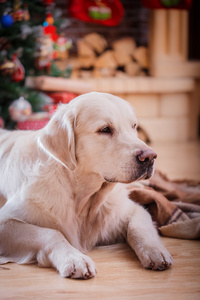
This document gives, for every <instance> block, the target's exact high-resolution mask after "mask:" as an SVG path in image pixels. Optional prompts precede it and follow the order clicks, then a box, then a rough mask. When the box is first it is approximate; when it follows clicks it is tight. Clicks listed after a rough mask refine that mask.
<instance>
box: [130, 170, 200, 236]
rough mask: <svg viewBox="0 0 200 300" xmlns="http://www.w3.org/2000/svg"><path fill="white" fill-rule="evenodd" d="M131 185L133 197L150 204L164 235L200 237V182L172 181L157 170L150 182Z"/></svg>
mask: <svg viewBox="0 0 200 300" xmlns="http://www.w3.org/2000/svg"><path fill="white" fill-rule="evenodd" d="M128 188H129V190H130V198H131V199H132V200H134V201H135V202H138V203H140V204H142V205H143V206H145V207H146V209H147V210H148V211H149V212H150V214H151V216H152V219H153V221H154V222H155V223H156V225H157V227H158V230H159V232H160V233H161V234H162V235H165V236H168V237H176V238H184V239H198V238H200V182H196V181H189V180H183V181H170V180H169V179H168V178H167V177H166V176H165V175H163V174H162V173H161V172H159V171H157V172H155V174H154V176H153V177H152V178H151V179H150V180H149V182H148V184H147V182H144V184H143V183H140V185H137V184H136V185H135V184H134V183H133V184H131V185H129V187H128Z"/></svg>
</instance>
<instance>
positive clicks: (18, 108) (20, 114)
mask: <svg viewBox="0 0 200 300" xmlns="http://www.w3.org/2000/svg"><path fill="white" fill-rule="evenodd" d="M8 109H9V114H10V118H11V120H13V121H16V122H24V121H25V120H27V119H28V117H29V116H30V115H31V114H32V107H31V104H30V103H29V102H28V101H27V100H25V99H24V97H20V98H19V99H17V100H15V101H13V102H12V103H11V105H10V106H9V108H8Z"/></svg>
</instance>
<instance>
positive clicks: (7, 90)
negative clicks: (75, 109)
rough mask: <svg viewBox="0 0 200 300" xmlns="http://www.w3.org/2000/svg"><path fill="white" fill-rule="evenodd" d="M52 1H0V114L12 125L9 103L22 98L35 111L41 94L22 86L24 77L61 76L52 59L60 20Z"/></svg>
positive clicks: (39, 105) (43, 100)
mask: <svg viewBox="0 0 200 300" xmlns="http://www.w3.org/2000/svg"><path fill="white" fill-rule="evenodd" d="M55 11H56V10H55V6H54V3H53V0H34V1H32V0H25V1H20V0H14V1H11V0H7V1H6V0H1V1H0V91H1V92H0V117H1V118H2V119H3V120H4V123H5V127H7V128H13V127H14V125H15V123H13V120H11V118H10V114H9V110H8V108H9V106H10V105H11V103H12V102H13V101H14V100H16V99H19V98H20V97H22V96H23V97H24V98H25V99H26V100H27V101H28V102H30V104H31V106H32V110H33V111H34V112H36V111H40V110H41V109H42V107H43V105H44V102H45V101H46V99H47V98H46V97H44V94H42V93H39V92H37V91H34V90H31V89H28V88H26V87H25V80H26V77H27V76H38V75H41V74H48V75H50V76H51V75H52V76H62V75H63V74H61V72H59V70H58V69H56V67H55V65H54V64H53V60H54V59H55V55H56V50H55V49H56V47H55V45H56V43H57V41H58V37H59V35H58V34H59V28H60V25H61V22H62V19H59V18H57V17H56V18H55V17H54V15H53V12H55ZM57 46H58V45H57Z"/></svg>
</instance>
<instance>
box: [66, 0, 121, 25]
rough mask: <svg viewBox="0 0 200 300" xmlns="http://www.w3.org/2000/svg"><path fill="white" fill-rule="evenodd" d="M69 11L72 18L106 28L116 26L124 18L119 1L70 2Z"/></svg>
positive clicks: (80, 0)
mask: <svg viewBox="0 0 200 300" xmlns="http://www.w3.org/2000/svg"><path fill="white" fill-rule="evenodd" d="M69 11H70V15H71V17H73V18H76V19H80V20H82V21H85V22H93V23H98V24H102V25H106V26H116V25H118V24H119V23H120V22H121V20H122V18H123V16H124V9H123V6H122V4H121V2H120V1H119V0H112V1H109V0H72V1H71V5H70V8H69Z"/></svg>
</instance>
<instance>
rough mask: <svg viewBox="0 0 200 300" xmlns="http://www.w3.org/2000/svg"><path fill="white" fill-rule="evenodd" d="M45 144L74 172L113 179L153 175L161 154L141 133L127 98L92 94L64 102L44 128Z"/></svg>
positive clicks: (128, 180)
mask: <svg viewBox="0 0 200 300" xmlns="http://www.w3.org/2000/svg"><path fill="white" fill-rule="evenodd" d="M39 144H40V147H42V148H43V150H44V151H46V152H47V153H49V155H51V156H52V157H53V158H54V159H56V160H57V161H58V162H60V163H62V164H63V165H64V166H65V167H67V168H68V169H70V170H72V171H73V170H75V169H77V170H78V169H79V170H81V172H83V173H88V174H91V173H94V174H98V175H100V176H101V177H102V178H103V179H104V180H106V181H108V182H123V183H128V182H132V181H135V180H138V179H144V178H149V177H150V176H151V175H152V173H153V169H154V159H155V158H156V153H155V152H154V151H153V150H152V149H151V148H149V147H148V146H147V145H146V144H145V143H144V142H142V141H141V140H140V139H139V138H138V137H137V119H136V117H135V114H134V110H133V108H132V106H131V105H130V104H129V103H128V102H126V101H125V100H123V99H121V98H118V97H116V96H113V95H110V94H105V93H96V92H95V93H89V94H84V95H82V96H79V97H77V98H76V99H74V100H73V101H71V102H70V103H69V104H68V105H65V104H63V105H61V106H60V107H59V108H58V110H57V112H56V113H55V114H54V116H53V118H52V119H51V121H50V122H49V123H48V125H47V126H46V127H45V128H44V130H43V131H42V134H41V136H40V140H39Z"/></svg>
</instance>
